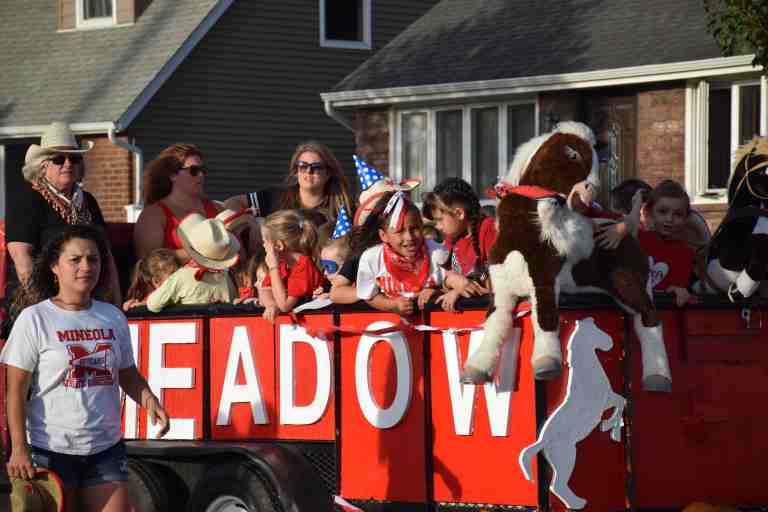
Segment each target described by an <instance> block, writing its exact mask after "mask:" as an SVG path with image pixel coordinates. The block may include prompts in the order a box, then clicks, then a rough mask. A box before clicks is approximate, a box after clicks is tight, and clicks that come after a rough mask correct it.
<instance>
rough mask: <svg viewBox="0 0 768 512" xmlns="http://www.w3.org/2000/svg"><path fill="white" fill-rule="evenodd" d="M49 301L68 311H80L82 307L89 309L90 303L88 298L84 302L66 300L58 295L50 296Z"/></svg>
mask: <svg viewBox="0 0 768 512" xmlns="http://www.w3.org/2000/svg"><path fill="white" fill-rule="evenodd" d="M51 301H52V302H53V303H54V304H56V305H57V306H59V307H61V308H62V309H66V310H69V311H82V310H84V309H89V308H90V307H91V303H92V301H91V299H90V298H89V299H88V300H87V301H85V302H66V301H65V300H64V299H62V298H61V297H58V296H56V297H52V298H51Z"/></svg>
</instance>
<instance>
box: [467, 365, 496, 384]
mask: <svg viewBox="0 0 768 512" xmlns="http://www.w3.org/2000/svg"><path fill="white" fill-rule="evenodd" d="M492 380H493V375H491V374H490V373H488V372H484V371H483V370H478V369H477V368H473V367H472V366H466V367H464V371H463V372H461V383H462V384H485V383H486V382H491V381H492Z"/></svg>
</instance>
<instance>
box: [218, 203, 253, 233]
mask: <svg viewBox="0 0 768 512" xmlns="http://www.w3.org/2000/svg"><path fill="white" fill-rule="evenodd" d="M216 219H218V220H220V221H221V222H223V223H224V226H225V227H226V228H227V231H229V232H230V233H235V234H239V233H240V232H241V231H243V230H244V229H245V228H247V227H248V226H249V225H250V222H251V219H253V215H252V214H251V212H250V211H249V210H248V209H247V208H244V209H242V210H240V211H239V212H236V211H235V210H230V209H229V208H226V209H224V210H221V211H220V212H219V214H218V215H216Z"/></svg>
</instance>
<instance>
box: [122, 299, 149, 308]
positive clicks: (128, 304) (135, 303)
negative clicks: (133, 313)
mask: <svg viewBox="0 0 768 512" xmlns="http://www.w3.org/2000/svg"><path fill="white" fill-rule="evenodd" d="M146 303H147V301H145V300H139V299H128V300H127V301H125V302H124V303H123V311H128V310H129V309H131V308H136V307H139V306H143V305H144V304H146Z"/></svg>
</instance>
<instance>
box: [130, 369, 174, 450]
mask: <svg viewBox="0 0 768 512" xmlns="http://www.w3.org/2000/svg"><path fill="white" fill-rule="evenodd" d="M120 387H121V388H123V391H125V393H126V394H127V395H128V396H129V397H131V398H132V399H133V401H134V402H136V403H137V404H139V405H140V406H141V407H143V408H144V409H145V410H146V411H147V413H149V419H150V421H151V422H152V425H155V424H157V422H160V430H158V432H157V435H156V436H155V437H156V438H157V439H159V438H161V437H163V436H164V435H165V434H167V433H168V429H169V428H170V426H171V422H170V420H169V418H168V413H166V412H165V409H163V406H162V405H160V400H158V399H157V397H156V396H155V394H154V393H152V390H151V389H149V385H148V384H147V381H146V380H144V377H143V376H142V375H141V374H140V373H139V371H138V370H137V369H136V367H135V366H129V367H128V368H123V369H122V370H120Z"/></svg>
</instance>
